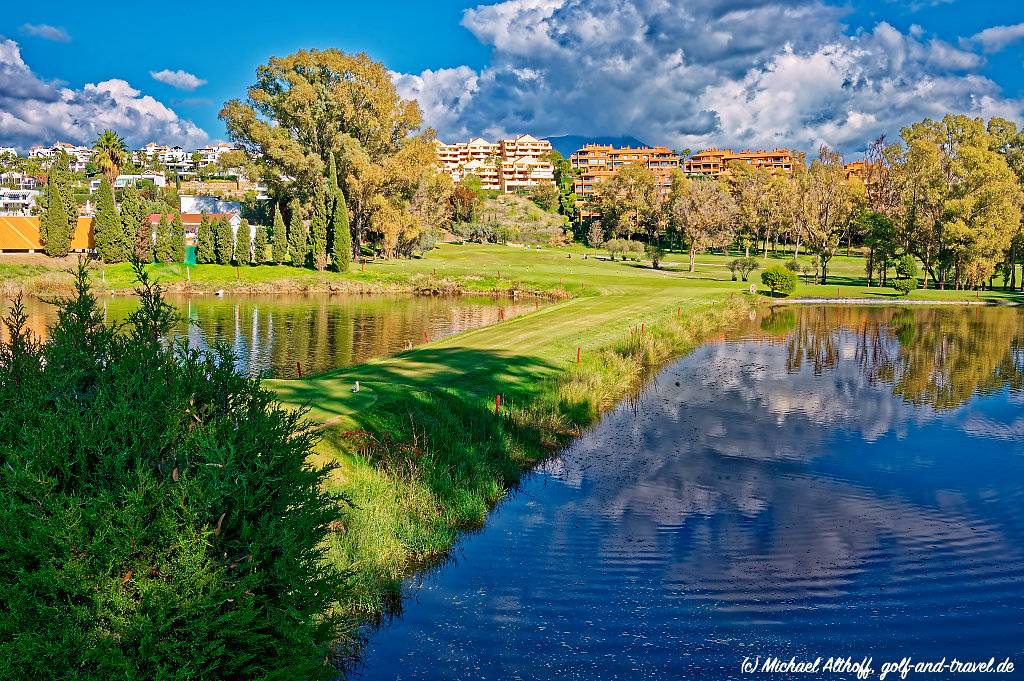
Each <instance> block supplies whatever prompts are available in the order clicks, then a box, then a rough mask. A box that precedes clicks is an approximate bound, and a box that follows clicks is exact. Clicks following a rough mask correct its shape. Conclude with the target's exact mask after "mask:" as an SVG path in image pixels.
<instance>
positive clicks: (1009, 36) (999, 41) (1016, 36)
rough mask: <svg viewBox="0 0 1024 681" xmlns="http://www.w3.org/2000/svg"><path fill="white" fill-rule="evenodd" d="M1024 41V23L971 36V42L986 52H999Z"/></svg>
mask: <svg viewBox="0 0 1024 681" xmlns="http://www.w3.org/2000/svg"><path fill="white" fill-rule="evenodd" d="M1019 40H1024V22H1022V23H1019V24H1010V25H1008V26H992V27H991V28H986V29H985V30H984V31H981V32H980V33H975V34H974V35H972V36H971V38H970V41H971V42H973V43H976V44H978V45H980V46H981V47H982V49H983V50H985V51H986V52H999V51H1000V50H1002V49H1004V48H1006V47H1007V46H1009V45H1012V44H1013V43H1015V42H1017V41H1019Z"/></svg>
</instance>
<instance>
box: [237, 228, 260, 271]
mask: <svg viewBox="0 0 1024 681" xmlns="http://www.w3.org/2000/svg"><path fill="white" fill-rule="evenodd" d="M256 231H259V230H258V229H257V230H256ZM251 248H252V241H251V240H250V239H249V221H248V220H242V223H241V224H240V225H239V226H238V233H237V234H236V235H235V262H237V263H238V264H239V265H248V264H249V261H250V260H251V259H252V256H251V255H250V252H251V251H250V249H251Z"/></svg>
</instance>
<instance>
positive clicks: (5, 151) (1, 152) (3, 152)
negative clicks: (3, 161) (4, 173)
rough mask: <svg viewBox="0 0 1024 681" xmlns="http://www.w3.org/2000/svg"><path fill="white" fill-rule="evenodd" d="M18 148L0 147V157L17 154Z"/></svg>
mask: <svg viewBox="0 0 1024 681" xmlns="http://www.w3.org/2000/svg"><path fill="white" fill-rule="evenodd" d="M17 155H18V150H17V149H15V148H14V147H0V157H2V156H17Z"/></svg>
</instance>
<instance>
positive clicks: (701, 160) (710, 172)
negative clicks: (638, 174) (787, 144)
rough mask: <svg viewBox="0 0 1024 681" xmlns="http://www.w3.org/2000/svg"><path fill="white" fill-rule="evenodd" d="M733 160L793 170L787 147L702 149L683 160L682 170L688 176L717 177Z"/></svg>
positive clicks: (780, 169) (726, 169) (784, 170)
mask: <svg viewBox="0 0 1024 681" xmlns="http://www.w3.org/2000/svg"><path fill="white" fill-rule="evenodd" d="M733 162H739V163H746V164H748V165H754V166H762V167H767V168H772V169H774V170H779V171H782V172H785V173H791V172H793V156H792V155H791V154H790V153H789V151H788V150H787V149H773V150H771V151H750V150H749V149H747V150H744V151H733V150H732V149H704V150H703V151H699V152H697V153H696V154H694V155H693V156H691V157H690V158H688V159H686V160H685V161H683V164H682V166H683V171H684V172H685V173H686V174H687V175H690V176H693V175H707V176H710V177H718V176H719V175H721V174H722V173H724V172H727V171H728V169H729V164H730V163H733Z"/></svg>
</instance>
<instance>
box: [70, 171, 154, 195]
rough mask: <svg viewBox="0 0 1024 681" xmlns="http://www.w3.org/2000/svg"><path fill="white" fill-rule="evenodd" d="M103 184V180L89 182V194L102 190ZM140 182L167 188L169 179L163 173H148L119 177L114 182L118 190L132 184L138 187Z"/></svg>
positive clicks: (95, 179)
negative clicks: (101, 185)
mask: <svg viewBox="0 0 1024 681" xmlns="http://www.w3.org/2000/svg"><path fill="white" fill-rule="evenodd" d="M102 182H103V180H102V178H93V179H92V180H89V193H90V194H94V193H95V192H96V190H97V189H99V188H100V184H101V183H102ZM140 182H152V183H153V184H154V185H155V186H157V187H166V186H167V178H166V177H165V176H164V174H163V173H158V172H151V173H150V172H147V173H140V174H138V175H118V176H117V178H116V179H115V180H114V187H116V188H117V189H123V188H124V187H127V186H128V185H130V184H132V185H138V184H139V183H140Z"/></svg>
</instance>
